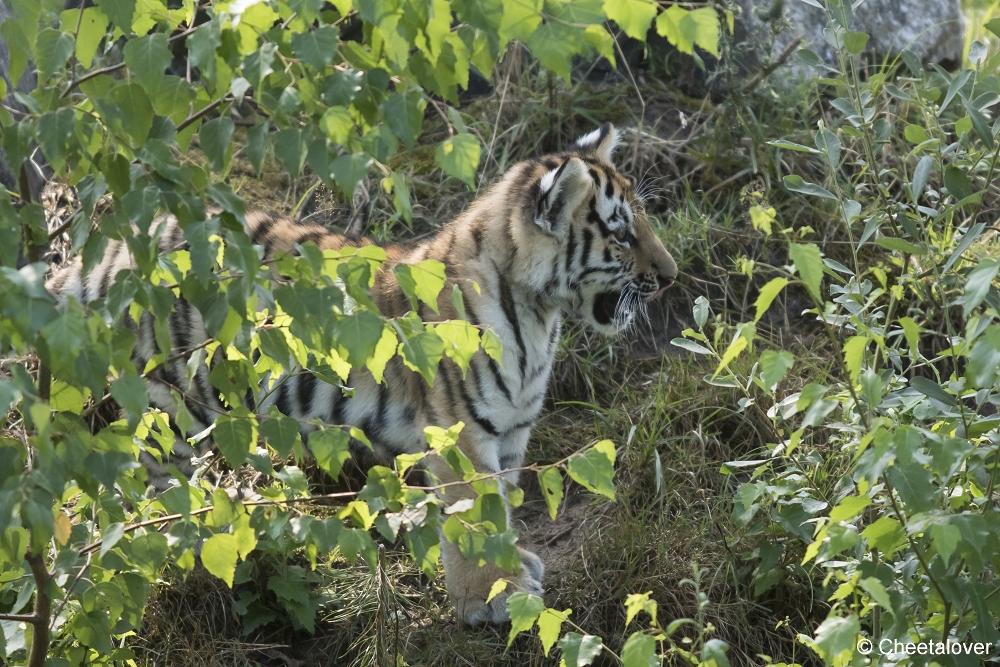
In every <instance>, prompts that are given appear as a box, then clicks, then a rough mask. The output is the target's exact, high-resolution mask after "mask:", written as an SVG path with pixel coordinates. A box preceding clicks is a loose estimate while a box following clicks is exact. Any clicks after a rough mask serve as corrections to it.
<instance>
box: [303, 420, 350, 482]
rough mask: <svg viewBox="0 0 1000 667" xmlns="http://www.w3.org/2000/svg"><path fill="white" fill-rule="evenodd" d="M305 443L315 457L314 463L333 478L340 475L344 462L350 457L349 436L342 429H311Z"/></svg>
mask: <svg viewBox="0 0 1000 667" xmlns="http://www.w3.org/2000/svg"><path fill="white" fill-rule="evenodd" d="M306 444H308V445H309V451H311V452H312V453H313V456H315V457H316V464H317V465H318V466H319V467H320V468H322V469H323V470H325V471H326V472H327V474H328V475H330V477H332V478H333V479H337V478H338V477H339V476H340V470H341V468H343V467H344V462H345V461H347V459H349V458H351V437H350V436H349V435H348V434H347V433H346V432H345V431H344V430H343V429H339V428H327V429H323V430H320V431H313V432H312V433H310V434H309V439H308V441H307V443H306Z"/></svg>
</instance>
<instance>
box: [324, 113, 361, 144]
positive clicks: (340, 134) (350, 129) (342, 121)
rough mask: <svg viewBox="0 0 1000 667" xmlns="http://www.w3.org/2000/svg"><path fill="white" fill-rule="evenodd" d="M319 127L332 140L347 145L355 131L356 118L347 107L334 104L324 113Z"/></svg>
mask: <svg viewBox="0 0 1000 667" xmlns="http://www.w3.org/2000/svg"><path fill="white" fill-rule="evenodd" d="M319 127H320V129H321V130H323V133H324V134H325V135H326V136H327V138H328V139H329V140H330V141H332V142H333V143H335V144H341V145H346V144H347V142H348V141H349V140H350V138H351V135H352V134H353V133H354V119H353V118H351V112H349V111H348V110H347V109H346V108H345V107H342V106H332V107H330V108H329V109H327V110H326V111H325V112H324V113H323V117H322V118H320V120H319Z"/></svg>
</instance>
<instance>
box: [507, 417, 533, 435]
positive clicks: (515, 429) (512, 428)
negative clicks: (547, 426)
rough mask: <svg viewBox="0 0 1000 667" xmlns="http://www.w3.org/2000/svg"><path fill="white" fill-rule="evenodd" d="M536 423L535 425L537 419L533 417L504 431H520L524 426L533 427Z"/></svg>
mask: <svg viewBox="0 0 1000 667" xmlns="http://www.w3.org/2000/svg"><path fill="white" fill-rule="evenodd" d="M534 425H535V420H534V419H533V418H532V419H529V420H527V421H523V422H521V423H520V424H515V425H514V426H511V427H510V428H509V429H507V430H506V431H504V433H505V434H507V433H513V432H514V431H520V430H521V429H522V428H531V427H533V426H534Z"/></svg>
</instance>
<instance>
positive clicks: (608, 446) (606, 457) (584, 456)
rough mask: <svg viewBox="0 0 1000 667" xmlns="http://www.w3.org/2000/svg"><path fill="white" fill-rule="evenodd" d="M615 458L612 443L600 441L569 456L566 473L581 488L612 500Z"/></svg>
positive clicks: (613, 497) (613, 496) (613, 495)
mask: <svg viewBox="0 0 1000 667" xmlns="http://www.w3.org/2000/svg"><path fill="white" fill-rule="evenodd" d="M615 457H616V452H615V445H614V443H612V442H611V441H610V440H602V441H600V442H599V443H597V444H596V445H594V446H593V447H591V448H590V449H588V450H587V451H585V452H583V453H581V454H574V455H573V456H571V457H570V459H569V462H568V464H567V465H566V472H568V473H569V476H570V477H572V478H573V480H574V481H575V482H577V483H578V484H580V485H581V486H583V487H585V488H587V489H589V490H590V491H593V492H594V493H599V494H601V495H602V496H605V497H607V498H610V499H611V500H614V499H615V486H614V483H613V482H612V478H613V477H614V475H615ZM546 502H547V501H546ZM550 511H551V510H550Z"/></svg>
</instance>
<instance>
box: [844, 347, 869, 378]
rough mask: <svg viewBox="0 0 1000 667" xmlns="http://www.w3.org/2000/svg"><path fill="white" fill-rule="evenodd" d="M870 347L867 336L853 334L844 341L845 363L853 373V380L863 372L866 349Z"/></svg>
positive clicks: (849, 371) (851, 373)
mask: <svg viewBox="0 0 1000 667" xmlns="http://www.w3.org/2000/svg"><path fill="white" fill-rule="evenodd" d="M867 347H868V337H867V336H851V337H850V338H848V339H847V340H846V341H845V342H844V363H846V364H847V371H848V373H850V375H851V381H852V382H853V381H854V380H856V379H857V377H858V374H860V373H861V363H862V362H863V361H864V357H865V349H866V348H867Z"/></svg>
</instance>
